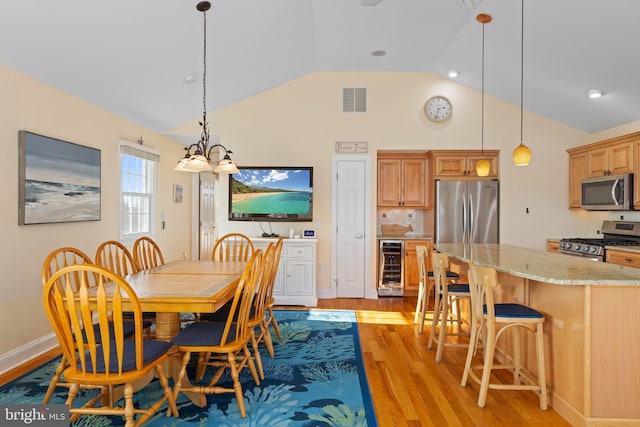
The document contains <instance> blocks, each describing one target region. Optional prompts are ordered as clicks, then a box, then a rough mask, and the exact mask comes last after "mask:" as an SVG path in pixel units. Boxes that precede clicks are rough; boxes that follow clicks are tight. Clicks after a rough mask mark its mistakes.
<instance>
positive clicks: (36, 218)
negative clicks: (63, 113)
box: [18, 130, 101, 225]
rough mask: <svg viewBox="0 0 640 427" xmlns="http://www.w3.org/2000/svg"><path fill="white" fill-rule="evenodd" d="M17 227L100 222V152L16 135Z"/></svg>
mask: <svg viewBox="0 0 640 427" xmlns="http://www.w3.org/2000/svg"><path fill="white" fill-rule="evenodd" d="M18 144H19V155H18V163H19V164H18V186H19V189H18V199H19V200H18V224H19V225H30V224H50V223H63V222H80V221H99V220H100V219H101V151H100V150H99V149H97V148H92V147H87V146H84V145H79V144H75V143H72V142H68V141H63V140H60V139H56V138H51V137H48V136H44V135H39V134H36V133H33V132H29V131H25V130H20V131H19V132H18Z"/></svg>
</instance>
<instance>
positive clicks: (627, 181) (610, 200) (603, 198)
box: [582, 174, 633, 211]
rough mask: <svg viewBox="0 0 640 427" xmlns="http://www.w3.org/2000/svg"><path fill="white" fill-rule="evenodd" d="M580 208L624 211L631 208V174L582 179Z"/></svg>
mask: <svg viewBox="0 0 640 427" xmlns="http://www.w3.org/2000/svg"><path fill="white" fill-rule="evenodd" d="M582 209H586V210H591V211H625V210H627V211H628V210H632V209H633V174H624V175H608V176H602V177H598V178H587V179H584V180H582Z"/></svg>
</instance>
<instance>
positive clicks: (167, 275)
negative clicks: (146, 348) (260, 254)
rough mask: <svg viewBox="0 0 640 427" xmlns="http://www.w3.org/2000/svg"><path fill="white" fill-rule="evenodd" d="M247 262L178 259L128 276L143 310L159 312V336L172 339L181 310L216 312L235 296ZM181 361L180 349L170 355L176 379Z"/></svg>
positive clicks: (199, 396)
mask: <svg viewBox="0 0 640 427" xmlns="http://www.w3.org/2000/svg"><path fill="white" fill-rule="evenodd" d="M246 265H247V263H246V262H244V261H211V260H176V261H171V262H168V263H165V264H163V265H161V266H158V267H154V268H151V269H148V270H145V271H143V272H140V273H137V274H132V275H129V276H127V277H126V278H125V279H126V281H127V282H128V283H129V284H130V285H131V286H132V287H133V289H134V291H135V292H136V295H137V297H138V301H139V302H140V306H141V309H142V311H145V312H156V332H155V334H156V338H155V339H157V340H163V341H171V339H172V338H173V337H174V336H175V335H176V334H177V333H178V332H179V331H180V313H185V312H186V313H213V312H215V311H216V310H218V309H219V308H220V307H222V306H223V305H224V304H225V303H226V302H227V301H229V300H231V299H232V298H233V296H234V293H235V290H236V287H237V285H238V283H239V281H240V277H241V276H242V272H243V271H244V268H245V266H246ZM181 362H182V361H181V358H180V354H179V353H178V352H177V351H175V352H174V353H173V354H172V357H170V358H169V364H168V366H167V369H168V374H169V375H170V376H172V377H173V378H174V379H176V378H177V375H178V373H179V369H180V365H181ZM185 380H188V379H187V378H185V379H184V380H183V383H185ZM185 385H187V386H188V385H189V384H185ZM136 388H137V387H136ZM185 388H186V387H185ZM185 394H186V395H187V396H188V397H189V398H190V399H191V401H192V402H193V403H194V404H195V405H197V406H200V407H204V406H206V404H207V401H206V397H205V395H204V394H203V393H193V392H190V393H185Z"/></svg>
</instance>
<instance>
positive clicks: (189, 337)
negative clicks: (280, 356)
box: [172, 250, 262, 418]
mask: <svg viewBox="0 0 640 427" xmlns="http://www.w3.org/2000/svg"><path fill="white" fill-rule="evenodd" d="M261 268H262V251H261V250H256V251H255V252H254V253H253V256H252V257H251V259H250V260H249V261H248V263H247V266H246V267H245V269H244V271H243V273H242V276H241V277H240V281H239V283H238V286H237V287H236V291H235V294H234V297H233V303H232V307H231V310H230V312H229V315H228V316H227V319H226V320H225V321H224V322H194V323H191V324H190V325H188V326H186V327H185V328H184V329H182V330H181V331H180V332H179V333H178V335H176V336H175V337H174V338H173V340H172V343H173V344H174V345H175V346H177V348H178V350H179V351H180V353H181V354H182V367H181V369H180V373H179V374H178V379H177V380H176V382H175V384H174V387H173V393H174V397H175V398H176V399H177V398H178V395H179V394H180V392H191V391H194V392H201V393H202V392H204V393H213V394H220V393H235V397H236V401H237V404H238V410H239V411H240V415H241V416H242V418H244V417H246V415H247V413H246V410H245V406H244V395H243V392H242V384H241V383H240V379H239V374H240V371H241V370H242V369H243V368H244V367H245V366H246V367H248V368H249V370H250V371H251V375H252V376H253V380H254V381H255V383H256V385H259V384H260V378H259V377H258V372H257V370H256V365H255V362H254V359H253V357H252V355H251V352H250V351H249V347H248V346H249V342H250V341H251V329H250V327H249V313H250V311H251V302H252V299H253V294H254V292H255V290H256V286H257V283H258V281H259V279H260V272H261ZM193 352H199V353H200V355H201V357H203V356H204V355H205V354H211V355H213V356H216V355H217V356H220V357H213V358H212V359H210V360H208V361H206V362H205V361H204V360H203V361H199V363H198V365H199V366H204V365H210V366H213V367H215V368H216V372H215V374H214V375H213V377H212V378H211V381H210V382H209V384H208V385H207V386H204V387H203V386H201V385H196V386H192V387H187V388H183V386H182V382H183V379H184V378H185V376H186V374H187V365H188V364H189V361H190V359H191V354H192V353H193ZM227 369H229V371H230V374H231V378H232V380H233V387H232V388H229V387H221V386H216V384H217V383H218V381H219V380H220V378H221V377H222V375H223V374H224V373H225V371H226V370H227Z"/></svg>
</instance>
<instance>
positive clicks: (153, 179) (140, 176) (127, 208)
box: [120, 141, 160, 242]
mask: <svg viewBox="0 0 640 427" xmlns="http://www.w3.org/2000/svg"><path fill="white" fill-rule="evenodd" d="M159 161H160V155H159V153H158V152H157V151H155V150H152V149H149V148H147V147H144V146H142V145H138V144H133V143H130V142H127V141H120V168H121V173H122V176H121V183H122V185H121V187H120V238H121V240H123V241H125V242H127V241H131V242H133V241H134V240H135V239H137V238H138V237H140V236H152V235H154V234H155V217H156V209H157V207H156V204H157V197H156V191H157V190H156V189H157V169H158V162H159Z"/></svg>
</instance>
